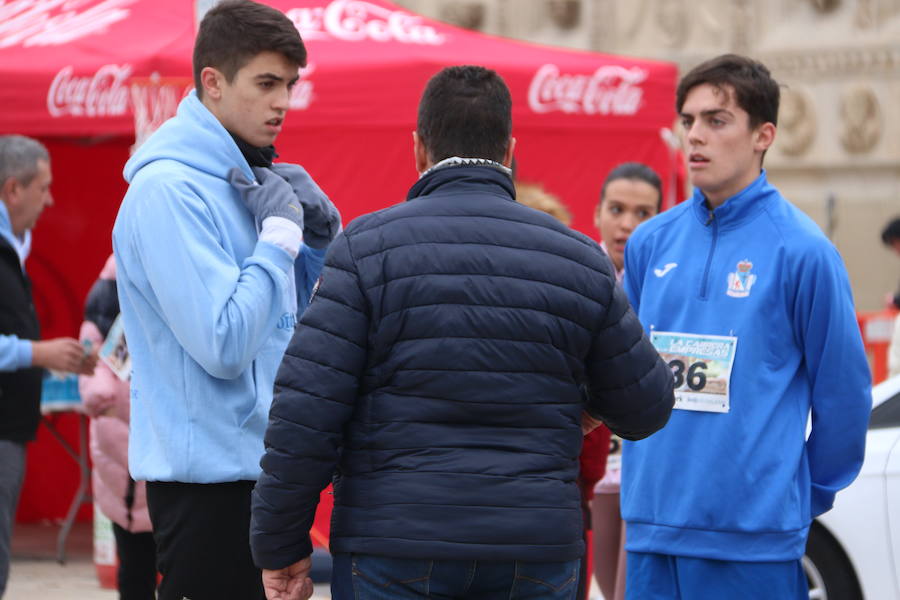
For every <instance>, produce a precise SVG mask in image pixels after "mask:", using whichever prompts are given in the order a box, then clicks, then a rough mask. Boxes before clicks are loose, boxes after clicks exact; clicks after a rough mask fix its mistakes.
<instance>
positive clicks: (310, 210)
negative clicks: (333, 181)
mask: <svg viewBox="0 0 900 600" xmlns="http://www.w3.org/2000/svg"><path fill="white" fill-rule="evenodd" d="M272 171H273V172H275V173H276V174H278V175H279V176H281V177H282V178H284V180H285V181H287V182H288V183H289V184H290V185H291V187H292V188H293V190H294V194H296V196H297V199H298V200H299V201H300V203H301V204H302V205H303V215H304V218H305V221H306V223H305V227H304V228H303V241H304V243H305V244H306V245H307V246H309V247H311V248H316V249H322V248H325V247H326V246H328V244H329V243H330V242H331V240H333V239H334V236H336V235H337V234H338V231H339V230H340V228H341V215H340V213H339V212H338V210H337V208H335V206H334V204H332V202H331V200H329V199H328V196H326V195H325V192H323V191H322V189H321V188H320V187H319V186H318V185H317V184H316V182H315V181H313V178H312V177H310V176H309V173H307V172H306V169H304V168H303V167H301V166H300V165H292V164H289V163H275V164H273V165H272Z"/></svg>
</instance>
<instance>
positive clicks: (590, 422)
mask: <svg viewBox="0 0 900 600" xmlns="http://www.w3.org/2000/svg"><path fill="white" fill-rule="evenodd" d="M601 425H603V421H600V420H598V419H595V418H594V417H592V416H591V415H589V414H587V412H582V413H581V433H582V434H583V435H587V434H589V433H590V432H592V431H593V430H595V429H597V428H598V427H600V426H601Z"/></svg>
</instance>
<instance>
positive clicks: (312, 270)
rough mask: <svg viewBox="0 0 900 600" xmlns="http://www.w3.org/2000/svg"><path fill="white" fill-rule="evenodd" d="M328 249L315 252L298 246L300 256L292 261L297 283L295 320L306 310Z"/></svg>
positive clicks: (315, 250)
mask: <svg viewBox="0 0 900 600" xmlns="http://www.w3.org/2000/svg"><path fill="white" fill-rule="evenodd" d="M327 252H328V248H327V247H326V248H322V249H321V250H317V249H315V248H310V247H309V246H307V245H306V244H303V245H302V246H300V254H299V255H298V256H297V260H295V261H294V276H295V277H294V279H295V281H296V282H297V319H299V318H300V315H302V314H303V311H304V310H306V306H307V305H308V304H309V299H310V297H311V296H312V291H313V287H315V285H316V281H318V279H319V275H320V274H321V273H322V266H323V265H324V264H325V254H326V253H327Z"/></svg>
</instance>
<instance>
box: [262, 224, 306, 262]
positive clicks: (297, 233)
mask: <svg viewBox="0 0 900 600" xmlns="http://www.w3.org/2000/svg"><path fill="white" fill-rule="evenodd" d="M259 239H260V241H262V242H268V243H270V244H274V245H276V246H278V247H279V248H281V249H282V250H284V251H285V252H287V253H288V254H290V255H291V258H292V259H293V258H297V254H299V253H300V244H301V243H302V242H303V230H302V229H300V226H299V225H297V224H296V223H294V222H293V221H291V220H290V219H285V218H284V217H266V218H265V219H263V222H262V231H260V232H259Z"/></svg>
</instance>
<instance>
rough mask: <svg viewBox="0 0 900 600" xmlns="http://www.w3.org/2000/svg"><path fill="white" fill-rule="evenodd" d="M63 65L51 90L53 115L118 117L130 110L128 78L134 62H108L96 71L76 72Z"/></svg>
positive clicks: (48, 102)
mask: <svg viewBox="0 0 900 600" xmlns="http://www.w3.org/2000/svg"><path fill="white" fill-rule="evenodd" d="M74 71H75V69H74V68H72V66H71V65H70V66H67V67H63V68H62V69H61V70H60V71H59V73H57V74H56V77H54V78H53V82H52V83H51V84H50V90H49V91H48V92H47V110H48V111H50V115H51V116H53V117H64V116H67V115H71V116H73V117H115V116H120V115H124V114H126V113H127V112H128V107H129V100H128V98H129V95H128V86H127V84H126V82H127V81H128V77H129V76H130V75H131V65H129V64H124V65H104V66H102V67H100V68H99V69H97V72H96V73H94V74H93V75H87V76H77V75H74V74H73V73H74Z"/></svg>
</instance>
